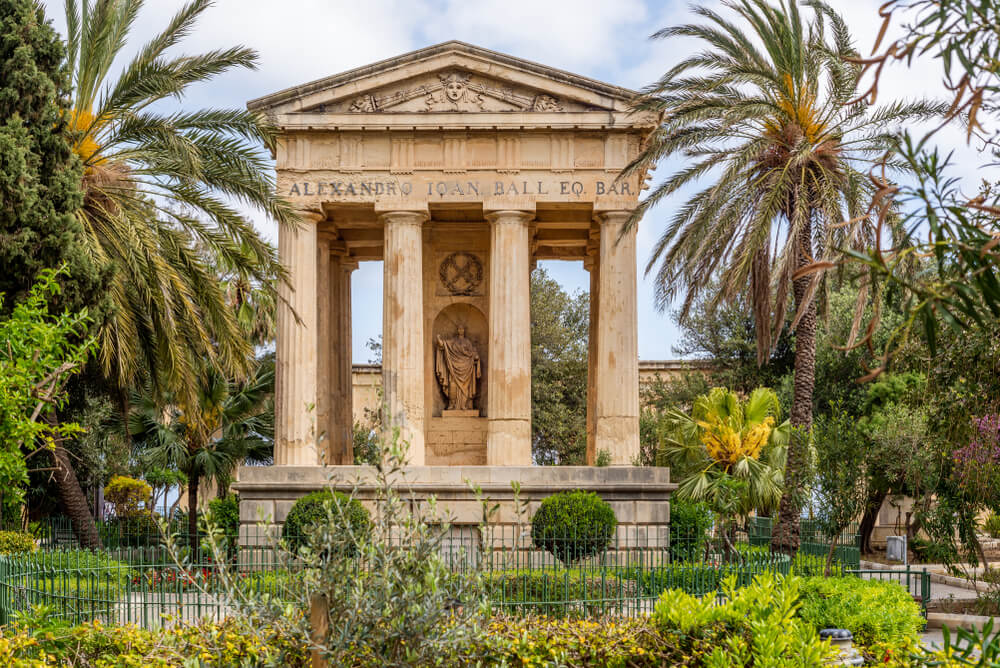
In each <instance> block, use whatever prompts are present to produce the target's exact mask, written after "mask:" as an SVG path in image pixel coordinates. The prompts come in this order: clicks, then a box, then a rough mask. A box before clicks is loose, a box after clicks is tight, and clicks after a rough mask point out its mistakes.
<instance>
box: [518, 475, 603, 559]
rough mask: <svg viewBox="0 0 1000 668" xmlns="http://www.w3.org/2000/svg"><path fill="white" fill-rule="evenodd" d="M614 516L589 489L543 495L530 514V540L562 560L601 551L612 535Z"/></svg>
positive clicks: (578, 557) (591, 554) (581, 557)
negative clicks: (533, 511)
mask: <svg viewBox="0 0 1000 668" xmlns="http://www.w3.org/2000/svg"><path fill="white" fill-rule="evenodd" d="M617 526H618V519H617V518H616V517H615V511H614V510H612V509H611V506H610V505H609V504H608V503H607V501H605V500H604V499H602V498H601V497H599V496H597V494H594V493H593V492H584V491H580V490H577V491H572V492H559V493H558V494H553V495H552V496H550V497H548V498H546V499H544V500H543V501H542V503H541V505H540V506H539V507H538V510H537V511H536V512H535V516H534V517H532V518H531V540H532V541H533V542H534V544H535V546H536V547H538V548H539V549H543V550H546V551H548V552H550V553H551V554H552V555H553V556H555V557H556V559H558V560H559V561H561V562H562V563H564V564H572V563H575V562H577V561H579V560H581V559H585V558H586V557H590V556H593V555H595V554H598V553H599V552H602V551H603V550H604V549H605V548H607V547H608V545H609V544H610V543H611V539H612V537H613V536H614V535H615V527H617Z"/></svg>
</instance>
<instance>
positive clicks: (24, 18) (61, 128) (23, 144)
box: [0, 0, 103, 311]
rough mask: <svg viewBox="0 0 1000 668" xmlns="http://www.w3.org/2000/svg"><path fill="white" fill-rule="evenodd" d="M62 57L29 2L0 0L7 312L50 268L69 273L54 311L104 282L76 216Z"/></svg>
mask: <svg viewBox="0 0 1000 668" xmlns="http://www.w3.org/2000/svg"><path fill="white" fill-rule="evenodd" d="M64 55H65V53H64V49H63V46H62V42H61V41H60V40H59V36H58V34H57V33H56V31H55V30H54V29H53V28H52V26H51V25H50V24H49V23H47V22H46V21H45V19H44V16H43V14H42V10H41V8H40V7H38V6H37V5H36V4H35V3H34V2H33V0H0V292H4V293H6V295H7V296H6V298H5V299H4V308H5V309H8V310H9V309H11V308H12V307H13V305H14V304H15V303H17V302H18V301H20V298H21V297H23V296H24V295H25V294H26V293H27V291H28V288H29V287H30V286H31V284H32V283H33V282H34V280H35V277H36V276H37V275H38V272H39V271H41V270H42V269H45V268H48V267H59V266H61V265H66V267H67V271H68V275H67V276H66V277H65V278H64V279H63V280H61V284H62V285H63V291H62V294H61V295H60V296H58V297H57V301H56V302H54V303H53V304H52V308H53V309H54V310H56V309H57V310H60V311H61V310H62V309H64V308H69V309H71V310H74V311H75V310H79V309H80V308H82V307H84V306H91V307H92V306H94V300H95V295H98V294H99V293H100V287H101V284H102V280H103V278H102V272H101V271H100V269H99V268H98V267H97V266H96V264H95V262H94V260H93V258H91V257H90V255H89V253H88V252H87V250H86V247H85V246H84V245H83V244H82V243H81V239H82V235H83V230H82V229H81V227H80V223H79V222H78V221H77V219H76V216H74V211H76V209H78V208H79V207H80V206H81V204H82V203H83V193H82V190H81V187H80V183H81V177H82V167H81V165H80V160H79V159H78V158H77V156H76V155H75V154H74V153H73V151H72V149H71V148H70V144H69V141H68V140H67V137H66V134H65V122H66V121H65V119H66V113H65V112H66V110H67V108H68V82H69V78H68V72H67V69H66V66H65V58H64Z"/></svg>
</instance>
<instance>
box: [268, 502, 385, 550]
mask: <svg viewBox="0 0 1000 668" xmlns="http://www.w3.org/2000/svg"><path fill="white" fill-rule="evenodd" d="M328 518H332V519H333V522H334V526H340V527H342V528H343V529H345V530H349V531H350V534H346V532H345V540H344V541H343V542H344V545H345V548H344V549H345V552H346V553H347V554H348V555H349V556H352V555H353V554H354V553H355V552H356V550H357V548H356V546H354V545H352V544H350V543H353V541H351V540H350V539H349V536H350V535H354V536H357V535H359V534H367V533H368V531H370V530H371V518H370V517H369V515H368V511H367V510H365V507H364V506H362V505H361V502H360V501H358V500H357V499H354V498H351V497H349V496H347V495H346V494H341V493H340V492H334V491H332V490H329V489H323V490H320V491H318V492H311V493H309V494H306V495H305V496H303V497H302V498H301V499H299V500H298V501H296V502H295V505H294V506H292V509H291V510H290V511H289V512H288V517H286V518H285V525H284V526H283V527H282V529H281V537H282V538H283V539H284V540H285V543H286V545H287V546H288V549H289V550H290V551H291V552H298V550H299V548H300V547H302V546H303V545H305V544H307V543H308V542H309V535H310V534H311V533H312V531H313V530H314V529H315V527H316V525H317V524H319V523H320V522H322V523H324V524H326V522H327V519H328Z"/></svg>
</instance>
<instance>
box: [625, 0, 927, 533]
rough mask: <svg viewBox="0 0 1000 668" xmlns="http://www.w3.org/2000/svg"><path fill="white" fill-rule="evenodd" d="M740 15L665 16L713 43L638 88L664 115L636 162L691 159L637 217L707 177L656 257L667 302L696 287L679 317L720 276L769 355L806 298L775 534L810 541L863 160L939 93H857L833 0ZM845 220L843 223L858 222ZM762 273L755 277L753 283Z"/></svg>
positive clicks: (643, 100) (721, 287) (659, 293)
mask: <svg viewBox="0 0 1000 668" xmlns="http://www.w3.org/2000/svg"><path fill="white" fill-rule="evenodd" d="M724 4H725V6H726V7H727V8H728V9H729V10H731V11H732V12H733V13H735V15H736V18H738V19H741V20H740V21H736V22H734V21H732V20H730V19H729V18H726V17H724V16H722V15H720V14H718V13H716V12H715V11H713V10H711V9H708V8H705V7H696V8H695V9H694V11H695V13H696V14H698V15H699V16H700V17H702V18H704V19H705V20H706V23H705V24H702V25H682V26H678V27H673V28H667V29H665V30H662V31H660V32H658V33H656V34H655V35H654V37H657V38H673V37H693V38H696V39H699V40H701V41H703V42H704V43H705V44H706V47H707V48H706V49H704V50H702V51H699V52H697V53H696V54H694V55H692V56H689V57H687V58H685V59H684V60H682V61H681V62H680V63H678V64H677V65H675V66H674V67H672V68H671V69H670V70H669V71H668V72H667V73H666V74H664V75H663V77H662V78H661V79H660V80H659V81H657V82H656V83H655V84H653V85H651V86H650V87H648V88H647V89H646V90H645V91H644V93H643V95H642V96H640V98H639V99H638V100H637V101H636V104H635V107H636V109H639V110H652V111H656V112H658V113H660V114H662V116H661V118H662V121H661V124H660V126H659V128H658V129H657V131H656V132H655V133H654V134H653V136H652V137H651V139H650V141H649V143H648V145H647V146H646V147H645V149H644V150H643V152H642V153H641V155H640V156H639V157H638V158H637V159H636V160H635V161H633V163H632V164H631V165H629V167H628V169H627V170H626V173H630V172H643V171H645V170H648V169H650V168H652V167H654V166H655V164H656V163H657V162H658V161H659V160H661V159H663V158H667V157H671V156H674V155H677V154H681V155H683V156H684V157H686V158H688V160H689V162H688V164H686V165H685V166H684V167H682V168H681V169H679V170H678V171H677V172H675V173H674V174H672V175H671V176H669V177H668V178H667V179H666V180H664V181H663V182H662V183H659V184H658V185H657V186H656V187H655V188H654V189H653V190H652V191H651V193H650V194H649V196H648V197H647V198H645V199H644V200H643V202H642V203H641V204H640V206H639V207H638V208H637V210H636V212H635V215H634V216H633V218H632V224H635V223H636V222H637V221H638V220H639V218H641V217H642V215H643V213H645V212H646V211H647V210H648V209H649V208H650V207H652V206H653V205H655V204H656V203H658V202H660V201H662V200H664V199H666V198H668V197H669V196H671V195H673V194H675V193H677V192H678V191H680V190H681V189H683V188H685V187H686V186H689V185H695V184H697V183H698V182H703V183H705V182H707V184H706V185H704V187H702V188H701V189H700V190H698V191H697V192H695V193H694V194H693V195H690V196H689V197H688V198H687V200H686V201H685V202H684V203H683V204H682V205H681V206H680V207H679V208H677V210H676V213H675V214H674V215H673V217H672V219H671V220H670V221H669V222H668V223H667V225H666V229H665V230H664V231H663V234H662V236H661V237H660V239H659V241H658V242H657V243H656V245H655V247H654V250H653V253H652V256H651V258H650V260H649V263H648V265H647V268H646V271H647V273H648V272H650V271H651V270H652V269H653V268H654V267H655V266H656V265H657V264H659V268H658V269H657V270H656V273H655V290H656V302H657V306H658V307H659V308H661V309H663V308H665V307H666V305H668V304H669V303H670V302H671V301H672V299H673V298H674V297H675V296H677V295H681V294H684V301H683V305H682V307H681V316H682V317H686V316H687V314H688V310H689V308H690V306H691V305H692V303H694V302H696V301H697V300H698V298H699V297H700V296H701V293H702V291H703V290H705V288H706V286H707V285H712V284H713V283H712V282H713V281H717V283H714V285H717V286H718V289H717V291H716V292H715V294H714V295H713V296H712V298H711V299H710V300H709V301H710V303H711V304H712V305H713V306H714V305H718V304H720V303H722V302H724V301H728V300H734V299H738V298H744V297H747V298H749V300H750V303H751V305H752V310H753V313H754V320H755V323H756V338H757V353H758V361H759V362H763V361H764V360H765V359H766V358H767V356H768V355H769V353H770V351H771V348H772V346H773V344H774V342H775V341H776V340H777V338H778V334H779V333H780V331H781V328H782V326H783V325H784V324H785V323H786V318H787V316H788V312H787V309H788V303H789V301H790V299H789V289H791V300H792V301H794V317H793V318H792V322H791V328H792V330H793V332H794V334H795V367H794V394H793V399H792V407H791V425H792V427H793V430H794V432H795V433H794V436H795V437H794V438H793V441H792V445H791V446H790V448H789V452H788V461H787V468H786V474H785V491H784V495H783V497H782V501H781V506H780V512H779V515H780V517H779V522H778V532H777V533H778V539H777V548H778V549H783V550H786V551H794V550H795V549H797V547H798V519H799V512H800V508H801V498H802V495H803V492H804V490H803V485H804V482H803V479H802V478H803V472H804V466H805V464H806V461H805V452H806V447H807V439H808V434H809V432H810V429H811V426H812V411H813V406H812V397H813V384H814V371H815V346H816V339H815V334H816V317H817V309H816V302H817V296H818V295H819V296H822V294H823V290H824V281H825V273H824V272H823V271H822V269H823V268H825V267H827V266H829V265H827V264H826V263H825V262H826V260H827V259H828V257H829V254H831V253H832V252H833V251H834V250H836V249H837V248H838V247H839V248H848V249H856V248H861V247H864V246H865V245H866V244H867V243H868V241H869V237H870V235H871V221H869V220H868V219H867V218H866V216H865V215H864V214H865V209H866V207H867V204H868V201H869V196H870V195H871V193H872V187H871V182H870V179H869V178H868V176H867V174H866V171H867V169H868V167H869V166H870V165H871V164H873V161H874V160H875V159H876V158H878V157H880V156H882V155H883V154H884V153H885V151H886V149H887V148H888V147H889V146H890V145H891V144H892V141H893V135H892V130H893V129H894V127H895V126H898V125H899V124H900V123H902V122H904V121H912V120H921V119H926V118H930V117H932V116H934V115H935V114H937V113H938V112H939V111H940V106H938V105H934V104H931V103H927V102H916V103H906V104H903V103H895V104H891V105H888V106H885V107H880V108H872V107H870V106H868V105H866V104H864V103H862V102H852V98H854V97H855V96H856V91H857V84H858V78H859V76H860V69H861V68H860V67H859V66H858V65H855V64H853V63H852V62H850V61H849V60H847V59H848V58H851V57H855V56H857V52H856V51H855V50H854V47H853V46H852V43H851V39H850V34H849V32H848V30H847V26H846V25H845V24H844V21H843V20H842V19H841V17H840V16H839V15H837V14H836V12H834V11H833V10H832V9H831V8H830V7H829V6H827V5H826V4H825V3H824V2H822V1H821V0H811V1H807V2H805V3H804V4H805V5H807V6H808V7H810V8H811V9H812V11H813V14H814V17H813V19H812V20H811V21H809V22H808V23H807V22H805V21H804V20H803V17H802V15H801V14H800V12H799V8H798V7H797V6H796V4H795V3H794V2H786V1H785V0H780V1H779V3H778V4H777V5H772V4H770V3H768V2H766V1H765V0H729V1H727V2H725V3H724ZM845 221H846V222H845ZM748 286H749V287H748Z"/></svg>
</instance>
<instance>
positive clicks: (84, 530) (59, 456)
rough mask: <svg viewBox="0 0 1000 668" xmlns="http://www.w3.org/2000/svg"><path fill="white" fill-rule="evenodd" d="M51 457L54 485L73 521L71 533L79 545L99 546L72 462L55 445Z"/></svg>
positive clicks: (85, 497) (93, 548) (87, 546)
mask: <svg viewBox="0 0 1000 668" xmlns="http://www.w3.org/2000/svg"><path fill="white" fill-rule="evenodd" d="M52 459H53V460H54V461H55V468H56V471H55V479H56V487H57V488H58V490H59V497H60V499H61V500H62V504H63V508H65V509H66V515H68V516H69V519H70V521H71V522H72V523H73V533H74V534H76V539H77V541H79V543H80V546H81V547H85V548H88V549H92V550H96V549H98V548H100V547H101V537H100V535H99V534H98V533H97V524H96V523H95V522H94V516H93V514H91V512H90V506H89V505H88V504H87V496H86V494H84V493H83V489H82V488H81V487H80V481H79V480H78V479H77V477H76V471H74V470H73V462H72V461H71V460H70V458H69V453H68V452H66V450H65V449H64V448H63V447H61V446H59V445H58V444H57V445H56V448H55V450H53V451H52Z"/></svg>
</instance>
